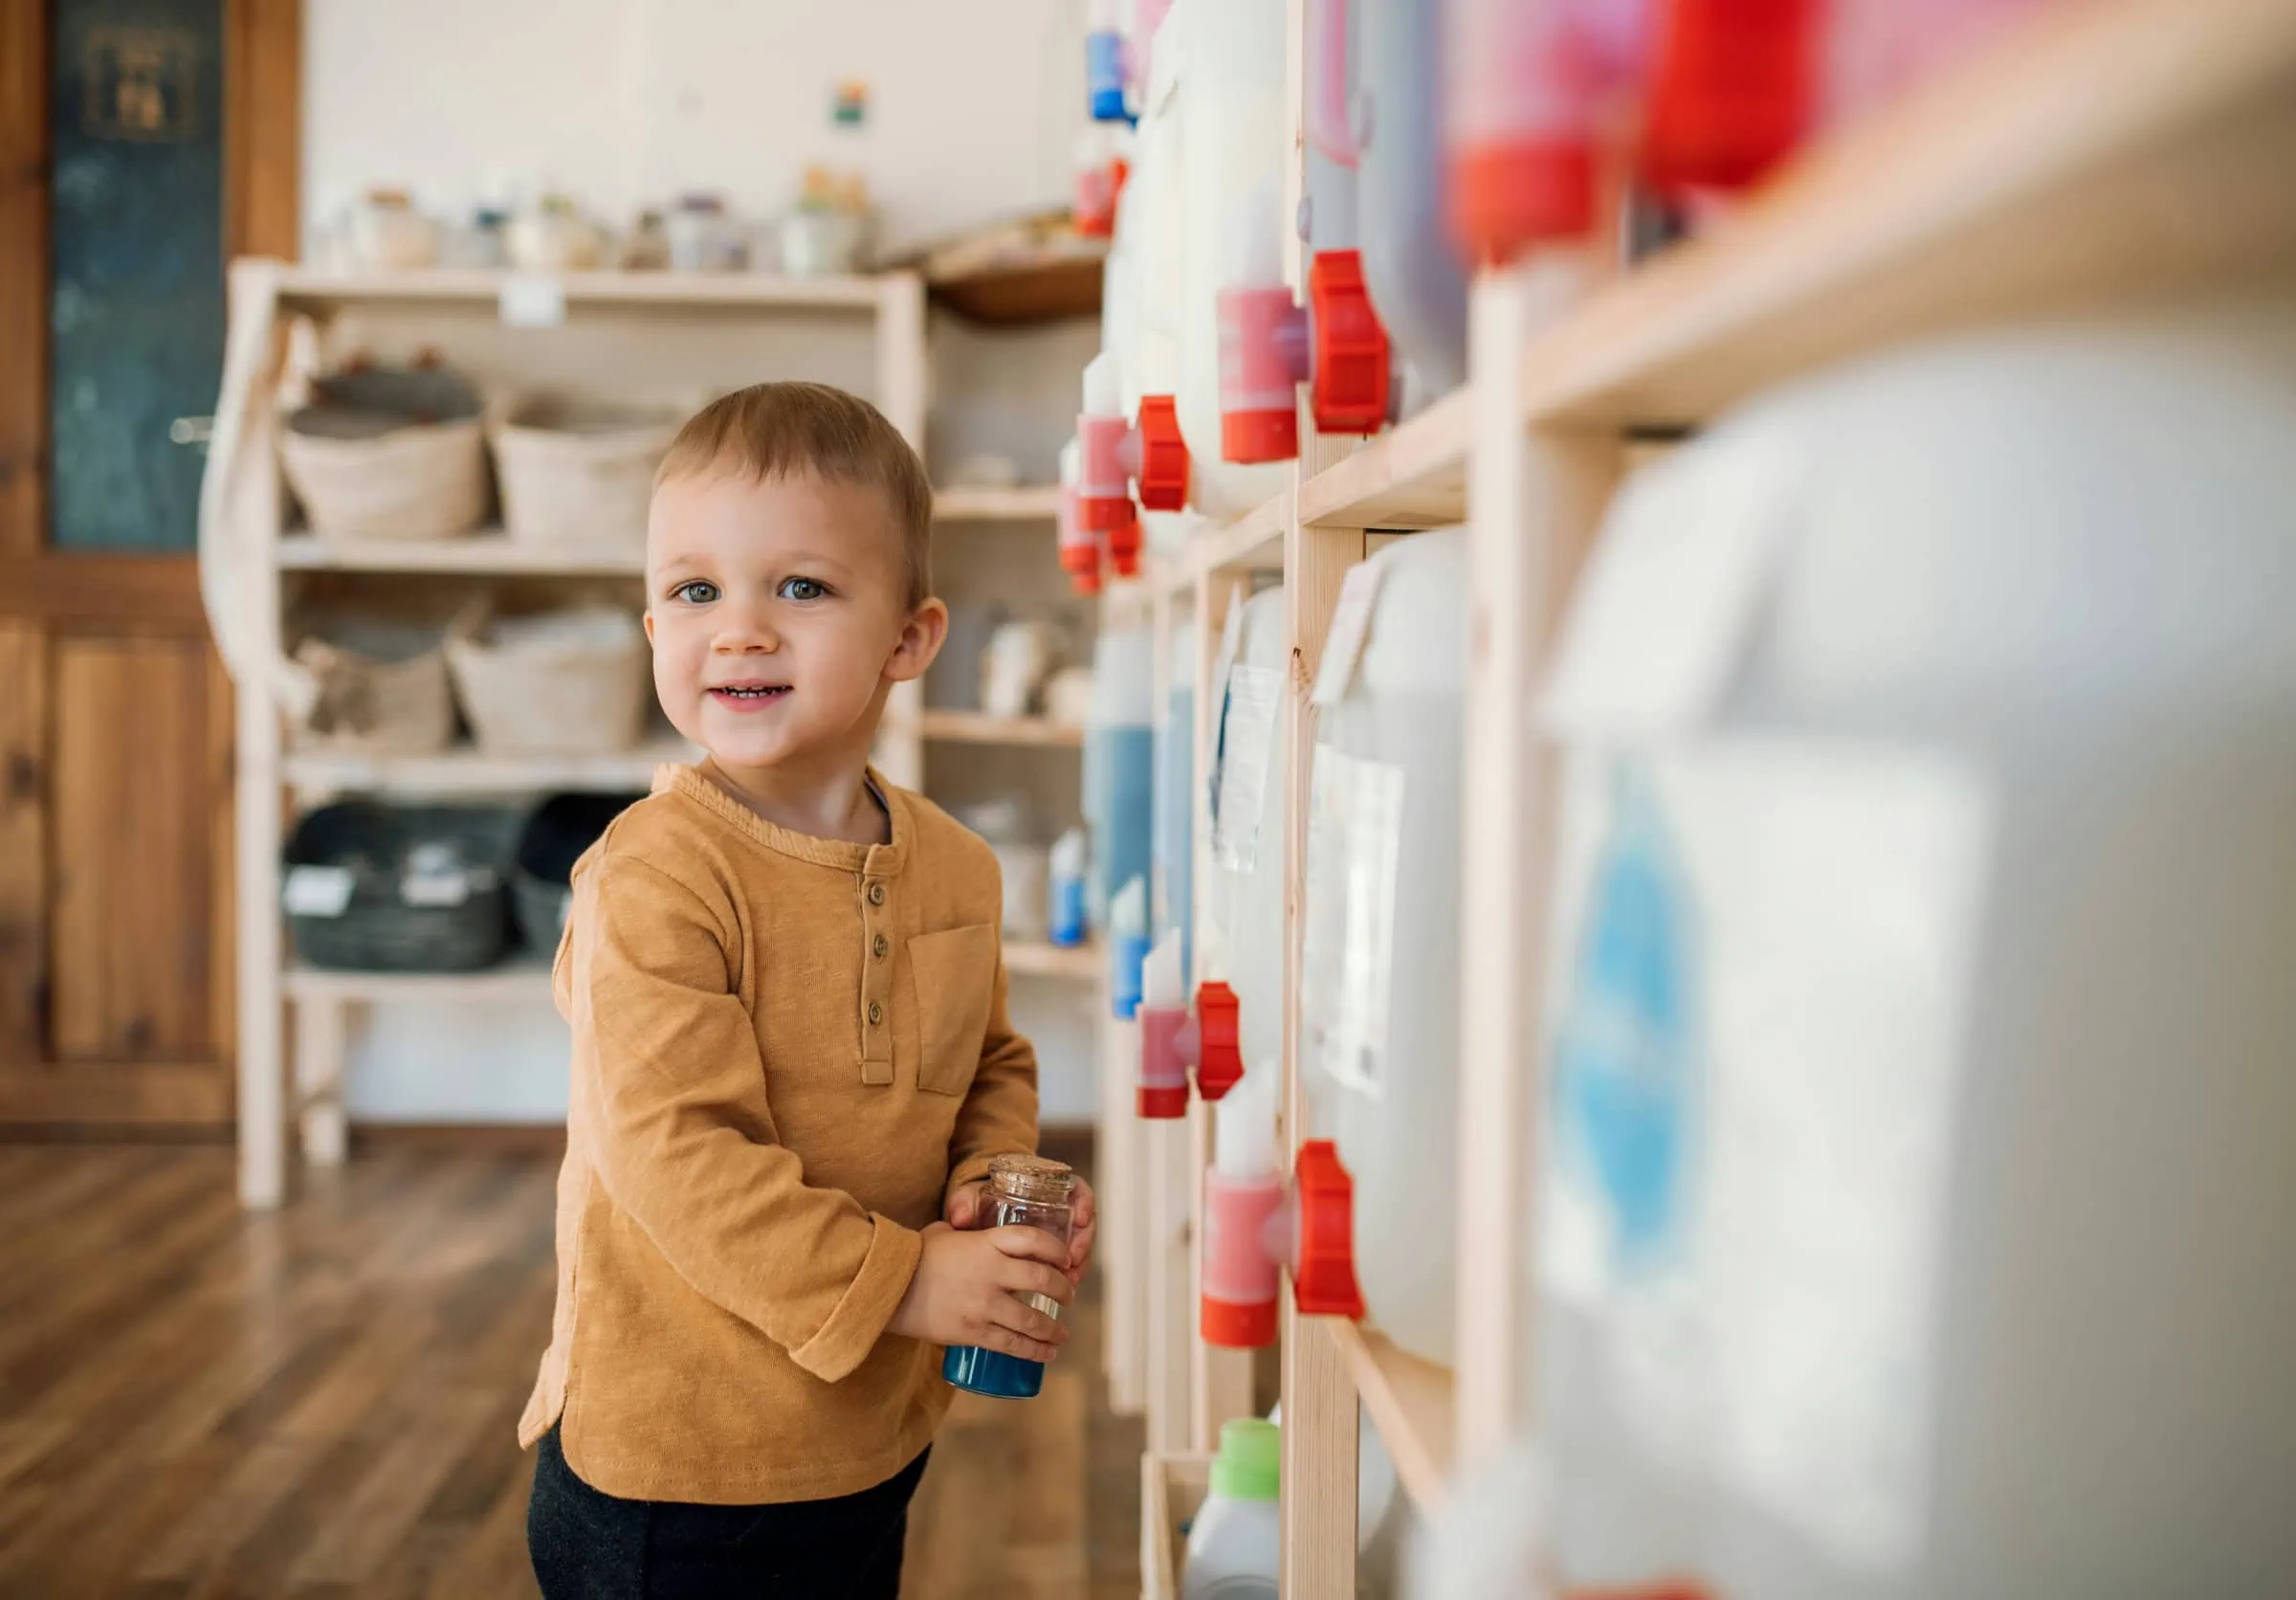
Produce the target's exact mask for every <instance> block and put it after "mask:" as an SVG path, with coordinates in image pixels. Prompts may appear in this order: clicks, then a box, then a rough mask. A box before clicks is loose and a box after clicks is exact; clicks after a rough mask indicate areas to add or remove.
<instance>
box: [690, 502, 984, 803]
mask: <svg viewBox="0 0 2296 1600" xmlns="http://www.w3.org/2000/svg"><path fill="white" fill-rule="evenodd" d="M906 589H907V574H906V568H905V567H904V565H903V562H902V558H901V547H900V534H899V531H898V530H897V528H896V527H895V526H894V520H893V513H892V510H891V507H890V506H889V504H888V502H887V499H886V496H885V495H884V493H883V492H882V491H880V490H878V489H875V488H872V487H869V486H866V485H861V484H851V483H828V482H823V481H822V480H820V479H819V478H812V477H785V478H767V479H764V480H762V481H760V480H757V479H754V478H749V477H748V476H747V475H746V474H740V473H704V474H701V475H699V476H695V477H688V478H674V479H673V480H672V481H670V482H668V483H665V484H663V485H662V486H661V487H660V488H659V489H657V490H656V491H655V492H654V497H653V510H652V514H651V517H650V518H649V519H648V521H647V528H646V634H647V637H648V638H650V639H651V640H652V641H653V687H654V692H655V693H656V694H657V695H659V696H660V697H661V701H662V709H663V710H664V711H666V712H668V713H669V716H670V721H671V722H672V723H673V724H674V725H675V726H676V728H677V731H678V732H680V733H682V734H684V735H685V736H686V737H687V738H688V739H690V740H692V741H693V742H694V743H695V744H699V745H701V746H702V747H703V748H705V749H707V750H708V751H709V752H710V753H711V754H712V755H713V756H715V757H717V760H718V762H719V764H720V765H722V766H725V767H750V768H757V767H774V766H780V765H783V764H785V763H789V762H791V761H792V760H793V759H794V760H798V761H800V762H805V761H809V760H811V759H813V758H821V757H826V758H828V759H830V760H836V759H840V758H844V759H852V760H865V759H867V755H868V750H869V746H870V743H871V741H872V739H873V738H874V736H875V733H876V727H877V718H878V715H879V713H880V712H881V711H882V710H883V709H884V703H885V696H886V694H887V693H888V692H889V691H890V690H891V688H892V686H893V685H894V683H895V682H898V681H900V680H902V679H904V678H916V677H917V676H918V675H919V674H921V673H922V672H923V671H924V670H925V668H926V667H927V666H928V665H930V664H931V662H932V659H933V656H934V653H935V652H936V651H938V649H939V648H940V639H941V635H942V633H943V632H944V631H945V629H946V627H947V613H946V612H945V611H943V610H942V608H941V605H940V602H939V601H938V600H928V601H927V602H925V604H924V605H923V606H921V607H919V608H917V609H916V611H911V610H910V609H909V607H908V604H907V594H906Z"/></svg>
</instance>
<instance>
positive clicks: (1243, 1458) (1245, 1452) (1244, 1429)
mask: <svg viewBox="0 0 2296 1600" xmlns="http://www.w3.org/2000/svg"><path fill="white" fill-rule="evenodd" d="M1283 1437H1284V1435H1283V1431H1282V1430H1281V1429H1279V1428H1277V1427H1276V1425H1275V1424H1274V1423H1272V1422H1264V1421H1262V1420H1261V1419H1260V1418H1258V1417H1256V1416H1246V1417H1238V1418H1237V1419H1236V1420H1235V1421H1233V1422H1224V1423H1222V1424H1221V1425H1220V1454H1219V1455H1217V1456H1213V1457H1212V1493H1213V1494H1215V1495H1225V1496H1226V1497H1227V1498H1228V1499H1229V1500H1274V1499H1275V1498H1276V1485H1277V1483H1278V1482H1279V1481H1280V1479H1281V1478H1282V1471H1283V1466H1282V1464H1283V1455H1284V1452H1283Z"/></svg>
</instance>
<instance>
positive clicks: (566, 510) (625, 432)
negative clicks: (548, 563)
mask: <svg viewBox="0 0 2296 1600" xmlns="http://www.w3.org/2000/svg"><path fill="white" fill-rule="evenodd" d="M680 415H681V413H680V412H679V411H675V410H673V409H671V408H668V407H648V406H623V405H613V404H608V403H607V402H603V401H591V400H576V399H571V398H568V397H565V396H563V395H529V396H526V397H524V398H522V399H519V400H515V401H508V402H502V403H498V404H497V406H496V407H495V408H494V409H493V410H492V411H490V413H489V417H488V430H487V432H488V434H489V436H490V437H491V438H492V440H493V442H494V448H495V471H496V473H497V476H498V477H499V478H500V479H501V482H502V522H503V525H504V526H505V527H507V528H508V529H509V531H510V536H511V538H513V539H516V540H520V541H523V542H526V543H531V544H564V545H579V546H582V547H585V548H590V549H596V548H621V549H629V550H633V551H634V550H641V549H643V548H644V547H645V544H646V509H647V502H648V500H650V499H651V496H652V493H653V471H654V468H656V467H657V466H659V465H660V464H661V460H662V454H663V452H665V451H667V450H668V449H669V448H670V441H671V440H672V439H673V438H675V437H676V436H677V428H678V422H679V418H680Z"/></svg>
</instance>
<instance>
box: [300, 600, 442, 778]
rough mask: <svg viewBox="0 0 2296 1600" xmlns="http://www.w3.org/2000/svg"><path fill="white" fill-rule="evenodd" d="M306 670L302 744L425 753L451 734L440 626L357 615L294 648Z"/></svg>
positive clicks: (368, 751) (365, 751)
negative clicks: (309, 692) (308, 696)
mask: <svg viewBox="0 0 2296 1600" xmlns="http://www.w3.org/2000/svg"><path fill="white" fill-rule="evenodd" d="M295 659H296V661H297V663H298V664H299V665H300V666H301V667H302V668H303V669H304V670H305V671H306V672H308V673H309V674H310V675H311V680H312V687H313V690H314V691H315V694H314V698H313V700H312V702H311V705H310V708H309V709H308V710H307V711H305V712H303V714H302V715H301V716H299V717H298V718H297V719H296V721H295V722H294V724H293V727H292V730H291V737H292V739H293V742H294V743H295V744H297V745H298V747H301V748H304V749H317V750H335V751H342V752H344V753H346V754H364V755H427V754H429V753H430V752H431V751H433V750H443V749H445V748H446V747H447V745H448V744H450V743H452V742H453V738H454V696H453V690H452V689H451V688H450V687H449V685H448V681H447V652H446V638H445V630H444V629H443V628H440V627H438V626H436V625H432V626H430V627H425V626H423V625H422V624H420V623H413V622H391V621H385V620H382V619H359V620H346V621H340V622H335V623H332V624H328V625H324V626H322V627H320V628H318V629H316V630H315V631H314V632H312V633H309V634H308V635H306V636H305V637H304V638H303V640H302V641H301V642H300V643H299V644H298V645H297V646H296V648H295Z"/></svg>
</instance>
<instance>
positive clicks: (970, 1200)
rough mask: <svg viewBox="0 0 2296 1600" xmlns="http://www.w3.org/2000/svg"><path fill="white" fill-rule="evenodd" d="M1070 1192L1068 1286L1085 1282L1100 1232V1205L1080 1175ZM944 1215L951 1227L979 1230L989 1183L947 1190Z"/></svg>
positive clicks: (981, 1181) (976, 1181)
mask: <svg viewBox="0 0 2296 1600" xmlns="http://www.w3.org/2000/svg"><path fill="white" fill-rule="evenodd" d="M1070 1193H1071V1200H1070V1204H1071V1206H1072V1207H1073V1208H1074V1211H1072V1212H1071V1217H1072V1221H1071V1231H1070V1233H1069V1261H1068V1266H1067V1267H1066V1269H1065V1270H1066V1271H1067V1273H1068V1275H1069V1281H1070V1282H1071V1283H1081V1282H1083V1281H1084V1269H1085V1268H1086V1267H1089V1266H1091V1265H1092V1262H1093V1238H1094V1237H1095V1236H1096V1235H1097V1234H1098V1233H1099V1232H1100V1215H1099V1202H1097V1201H1096V1200H1094V1199H1093V1186H1092V1185H1091V1184H1088V1183H1086V1182H1085V1181H1084V1179H1083V1178H1082V1177H1081V1176H1079V1177H1078V1178H1077V1180H1076V1187H1075V1188H1074V1189H1071V1191H1070ZM943 1215H944V1216H945V1218H946V1220H947V1222H948V1224H949V1226H950V1227H952V1228H960V1229H961V1228H977V1227H979V1226H980V1225H981V1223H982V1220H983V1219H985V1218H986V1216H987V1215H988V1180H987V1179H986V1178H975V1179H974V1180H973V1181H972V1182H971V1183H969V1184H959V1185H958V1186H957V1187H956V1188H955V1189H951V1190H949V1203H948V1206H947V1207H946V1208H945V1210H944V1212H943Z"/></svg>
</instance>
